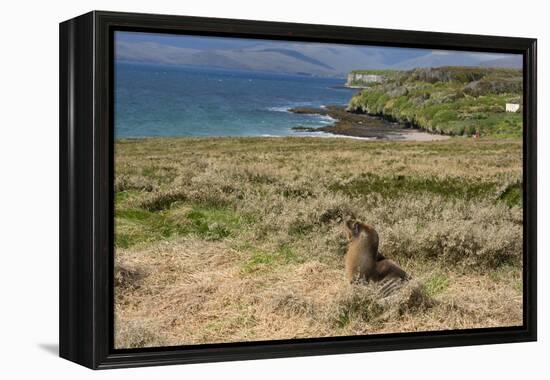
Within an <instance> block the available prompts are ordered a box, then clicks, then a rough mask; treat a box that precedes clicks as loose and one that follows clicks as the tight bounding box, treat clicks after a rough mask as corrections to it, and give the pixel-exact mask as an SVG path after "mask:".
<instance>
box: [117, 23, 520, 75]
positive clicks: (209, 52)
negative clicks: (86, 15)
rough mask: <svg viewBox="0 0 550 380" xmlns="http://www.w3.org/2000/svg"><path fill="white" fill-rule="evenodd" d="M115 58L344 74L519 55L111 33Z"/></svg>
mask: <svg viewBox="0 0 550 380" xmlns="http://www.w3.org/2000/svg"><path fill="white" fill-rule="evenodd" d="M115 59H116V60H117V61H130V62H141V63H150V64H166V65H179V66H195V67H196V66H200V67H212V68H224V69H239V70H250V71H264V72H279V73H289V74H290V73H291V74H296V73H298V74H307V75H316V76H327V77H345V75H347V73H348V72H350V71H351V70H356V69H401V70H408V69H413V68H416V67H438V66H485V67H515V68H521V64H522V57H521V55H517V54H516V55H514V54H500V53H483V52H460V51H452V50H430V49H411V48H395V47H377V46H358V45H343V44H327V43H317V42H296V41H276V40H263V39H244V38H228V37H203V36H189V35H172V34H160V33H141V32H115Z"/></svg>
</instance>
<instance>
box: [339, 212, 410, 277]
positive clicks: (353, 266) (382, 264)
mask: <svg viewBox="0 0 550 380" xmlns="http://www.w3.org/2000/svg"><path fill="white" fill-rule="evenodd" d="M345 227H346V232H347V235H348V240H349V244H348V251H347V253H346V257H345V270H346V278H347V279H348V281H350V282H354V281H373V282H379V281H382V280H394V279H397V280H408V279H409V275H408V274H407V273H406V272H405V271H404V270H403V269H401V268H400V267H399V266H398V265H397V264H396V263H394V262H393V261H391V260H388V259H386V258H385V257H384V256H383V255H381V254H380V253H379V252H378V243H379V238H378V233H377V232H376V230H375V229H374V228H373V227H372V226H369V225H368V224H364V223H360V222H356V221H352V220H348V221H347V222H346V223H345Z"/></svg>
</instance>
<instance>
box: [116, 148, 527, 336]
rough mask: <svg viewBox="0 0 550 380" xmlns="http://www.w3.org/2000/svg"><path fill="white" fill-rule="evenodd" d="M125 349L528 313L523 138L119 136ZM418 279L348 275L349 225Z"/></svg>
mask: <svg viewBox="0 0 550 380" xmlns="http://www.w3.org/2000/svg"><path fill="white" fill-rule="evenodd" d="M115 171H116V175H115V180H116V197H115V200H116V205H115V211H116V220H115V244H116V255H115V256H116V265H115V299H116V305H115V312H116V328H115V345H116V346H117V347H142V346H163V345H181V344H197V343H215V342H233V341H250V340H266V339H288V338H301V337H321V336H337V335H350V334H351V335H353V334H376V333H387V332H404V331H425V330H441V329H461V328H476V327H493V326H512V325H520V324H521V323H522V321H521V318H522V310H521V305H522V303H521V299H522V293H521V291H522V279H521V268H522V261H521V252H522V244H521V237H522V220H523V215H522V209H521V191H520V190H521V142H520V141H519V140H498V141H497V140H495V141H492V140H485V139H481V140H476V141H473V140H471V139H463V138H455V139H451V140H449V141H440V142H429V143H414V142H393V143H392V142H387V143H386V142H374V143H371V142H365V141H356V140H343V139H306V138H276V139H275V138H273V139H262V138H172V139H144V140H123V141H119V142H117V143H116V170H115ZM349 217H353V218H357V219H360V220H362V221H365V222H367V223H371V224H373V225H374V226H375V227H376V228H377V230H378V231H379V234H380V238H381V247H380V249H381V251H382V253H383V254H384V255H385V256H387V257H389V258H391V259H393V260H395V261H397V262H398V263H399V264H400V265H401V266H403V267H404V269H405V270H406V271H407V272H408V273H410V274H412V276H413V278H414V281H412V282H411V283H409V284H408V285H407V286H405V287H404V288H403V289H401V291H400V292H398V293H397V294H395V295H392V296H390V297H387V298H385V299H382V298H381V297H380V295H379V293H378V290H377V289H376V286H371V285H367V286H350V285H349V284H347V283H346V281H345V280H344V273H343V256H344V253H345V250H346V240H345V237H344V235H343V229H342V223H343V221H344V220H345V219H346V218H349Z"/></svg>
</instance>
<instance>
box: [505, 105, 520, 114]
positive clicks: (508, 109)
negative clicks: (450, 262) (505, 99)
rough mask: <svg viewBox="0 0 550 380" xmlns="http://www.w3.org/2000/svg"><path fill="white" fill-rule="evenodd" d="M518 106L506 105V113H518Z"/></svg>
mask: <svg viewBox="0 0 550 380" xmlns="http://www.w3.org/2000/svg"><path fill="white" fill-rule="evenodd" d="M518 110H519V104H516V103H506V112H518Z"/></svg>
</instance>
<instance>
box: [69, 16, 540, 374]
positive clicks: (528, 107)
mask: <svg viewBox="0 0 550 380" xmlns="http://www.w3.org/2000/svg"><path fill="white" fill-rule="evenodd" d="M115 30H126V31H148V32H160V33H172V34H196V35H208V36H227V37H244V38H264V39H280V40H296V41H316V42H331V43H346V44H368V45H378V46H395V47H414V48H430V49H452V50H462V51H465V50H468V51H485V52H503V53H516V54H522V55H523V76H524V86H523V91H524V93H523V110H524V113H523V117H524V120H523V125H524V134H523V147H524V153H523V185H524V188H523V210H524V222H523V223H524V224H523V226H524V240H523V255H524V257H523V280H524V281H523V286H524V288H523V313H524V314H523V326H520V327H507V328H484V329H471V330H462V331H437V332H421V333H420V332H419V333H399V334H383V335H372V336H349V337H333V338H313V339H296V340H281V341H260V342H247V343H227V344H207V345H198V346H181V347H169V348H164V347H159V348H143V349H124V350H115V349H114V345H113V322H114V321H113V317H114V311H113V304H114V302H113V265H114V264H113V230H114V229H113V191H112V189H113V107H112V103H113V61H114V59H113V33H114V31H115ZM59 38H60V56H59V60H60V66H59V74H60V90H59V91H60V93H59V97H60V98H59V114H60V153H59V154H60V183H59V186H60V199H59V201H60V209H59V213H60V235H59V239H60V254H59V259H60V278H59V281H60V290H59V293H60V294H59V297H60V298H59V300H60V320H59V323H60V330H59V331H60V336H59V340H60V356H61V357H63V358H66V359H68V360H71V361H73V362H76V363H79V364H81V365H84V366H86V367H89V368H93V369H103V368H119V367H133V366H150V365H161V364H183V363H199V362H212V361H228V360H243V359H261V358H276V357H289V356H305V355H325V354H342V353H352V352H367V351H384V350H402V349H417V348H429V347H446V346H462V345H479V344H494V343H511V342H527V341H535V340H536V337H537V333H536V331H537V288H536V279H537V273H536V268H537V263H536V261H537V257H536V241H537V238H536V234H537V232H536V219H537V217H536V212H537V209H536V204H537V198H536V195H537V189H536V185H537V182H536V173H537V168H536V164H537V159H536V157H537V154H536V148H537V144H536V126H537V124H536V123H537V103H536V101H537V87H536V85H537V82H536V70H537V67H536V65H537V63H536V46H537V41H536V39H531V38H512V37H497V36H481V35H468V34H448V33H432V32H418V31H403V30H385V29H370V28H358V27H344V26H327V25H309V24H294V23H282V22H265V21H248V20H231V19H218V18H202V17H186V16H167V15H151V14H136V13H118V12H105V11H93V12H90V13H87V14H84V15H82V16H79V17H76V18H73V19H71V20H68V21H65V22H62V23H61V24H60V33H59Z"/></svg>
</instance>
